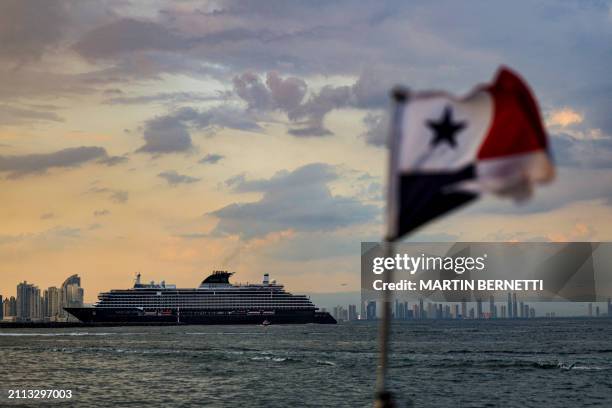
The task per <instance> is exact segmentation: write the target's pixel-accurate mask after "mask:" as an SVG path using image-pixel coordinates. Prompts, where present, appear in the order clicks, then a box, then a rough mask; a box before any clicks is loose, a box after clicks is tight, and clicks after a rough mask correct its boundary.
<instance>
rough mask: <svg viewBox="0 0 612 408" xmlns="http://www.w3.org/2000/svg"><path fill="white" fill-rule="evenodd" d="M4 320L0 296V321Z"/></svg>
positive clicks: (0, 297)
mask: <svg viewBox="0 0 612 408" xmlns="http://www.w3.org/2000/svg"><path fill="white" fill-rule="evenodd" d="M3 319H4V303H3V301H2V295H0V320H3Z"/></svg>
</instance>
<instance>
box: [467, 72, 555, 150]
mask: <svg viewBox="0 0 612 408" xmlns="http://www.w3.org/2000/svg"><path fill="white" fill-rule="evenodd" d="M487 90H488V91H489V92H490V93H491V96H492V98H493V119H492V123H491V127H490V128H489V132H488V133H487V135H486V137H485V139H484V141H483V143H482V145H481V146H480V150H479V151H478V155H477V158H478V159H492V158H496V157H501V156H509V155H514V154H520V153H527V152H533V151H537V150H547V148H548V140H547V136H546V132H545V131H544V125H543V124H542V119H541V117H540V112H539V109H538V105H537V103H536V101H535V98H534V97H533V95H532V93H531V91H530V90H529V88H528V87H527V84H526V83H525V82H524V81H523V80H522V79H521V78H520V77H519V76H518V75H517V74H515V73H514V72H512V71H511V70H509V69H508V68H504V67H502V68H501V69H500V70H499V73H498V74H497V78H496V79H495V82H494V83H493V84H492V85H490V86H489V87H488V89H487Z"/></svg>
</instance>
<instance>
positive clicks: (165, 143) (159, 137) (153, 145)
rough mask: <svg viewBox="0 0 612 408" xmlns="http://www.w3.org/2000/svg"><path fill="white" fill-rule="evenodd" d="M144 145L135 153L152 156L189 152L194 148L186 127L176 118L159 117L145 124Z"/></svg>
mask: <svg viewBox="0 0 612 408" xmlns="http://www.w3.org/2000/svg"><path fill="white" fill-rule="evenodd" d="M144 140H145V144H144V145H143V146H142V147H140V148H139V149H138V150H136V152H138V153H150V154H154V155H159V154H165V153H179V152H188V151H191V150H192V149H193V148H194V146H193V144H192V142H191V135H190V134H189V131H188V130H187V126H186V125H185V124H184V123H183V121H182V120H180V119H179V118H177V117H176V116H160V117H157V118H154V119H151V120H149V121H147V122H146V124H145V130H144Z"/></svg>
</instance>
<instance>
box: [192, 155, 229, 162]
mask: <svg viewBox="0 0 612 408" xmlns="http://www.w3.org/2000/svg"><path fill="white" fill-rule="evenodd" d="M224 158H225V156H223V155H220V154H216V153H211V154H207V155H206V156H204V157H202V158H201V159H200V160H198V163H200V164H216V163H218V162H219V161H221V160H223V159H224Z"/></svg>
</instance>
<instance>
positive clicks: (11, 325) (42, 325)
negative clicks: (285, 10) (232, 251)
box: [0, 316, 610, 329]
mask: <svg viewBox="0 0 612 408" xmlns="http://www.w3.org/2000/svg"><path fill="white" fill-rule="evenodd" d="M608 319H610V318H609V317H607V316H600V317H595V316H593V317H589V316H556V317H545V316H539V317H530V318H521V317H519V318H516V319H465V320H461V319H412V320H394V321H393V323H394V324H395V323H400V324H418V323H424V322H436V321H437V322H466V323H467V322H498V323H501V322H503V323H511V322H512V321H525V320H608ZM371 322H378V320H353V321H350V322H346V321H340V322H339V323H340V324H346V323H357V324H360V323H371ZM123 326H132V327H133V326H189V325H188V324H185V323H176V322H171V323H120V324H118V323H82V322H0V329H65V328H80V327H123ZM196 326H197V325H196ZM219 326H223V325H219Z"/></svg>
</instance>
